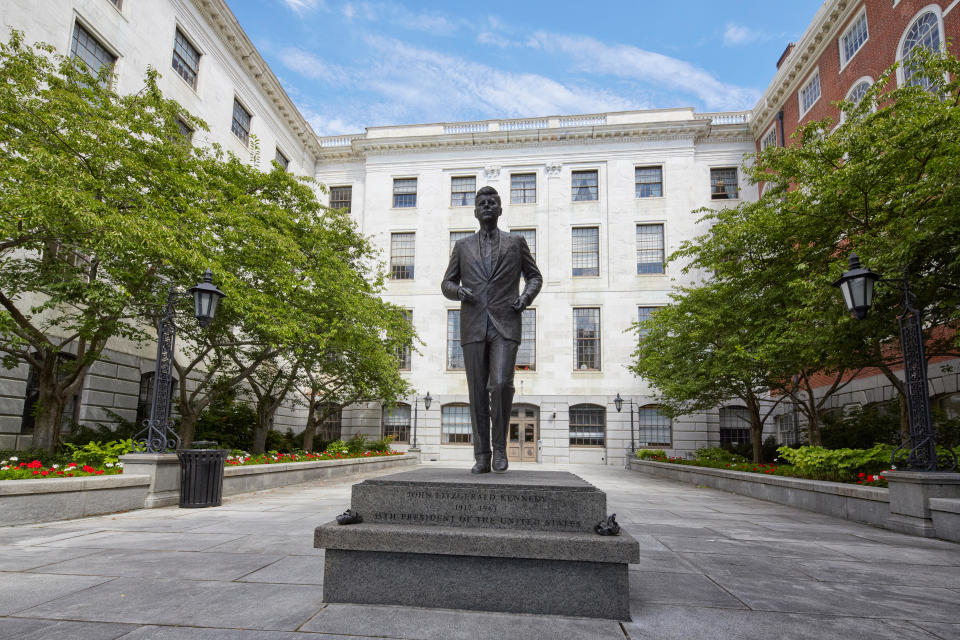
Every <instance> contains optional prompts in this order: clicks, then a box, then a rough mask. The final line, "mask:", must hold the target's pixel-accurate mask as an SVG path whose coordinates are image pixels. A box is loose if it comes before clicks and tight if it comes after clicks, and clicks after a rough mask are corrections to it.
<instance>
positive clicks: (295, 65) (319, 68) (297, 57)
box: [277, 47, 350, 86]
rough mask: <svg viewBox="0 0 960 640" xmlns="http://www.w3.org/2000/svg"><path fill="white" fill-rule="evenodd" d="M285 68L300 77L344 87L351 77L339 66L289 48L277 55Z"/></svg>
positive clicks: (302, 51)
mask: <svg viewBox="0 0 960 640" xmlns="http://www.w3.org/2000/svg"><path fill="white" fill-rule="evenodd" d="M277 55H278V57H279V58H280V62H281V63H283V66H285V67H287V68H288V69H290V70H291V71H296V72H297V73H299V74H300V75H302V76H304V77H307V78H312V79H314V80H320V81H322V82H326V83H327V84H337V85H341V86H342V85H343V84H344V83H345V82H347V81H348V80H349V77H350V75H349V74H348V73H346V72H345V71H344V70H343V69H342V68H340V67H338V66H337V65H333V64H329V63H327V62H324V61H323V60H321V59H320V58H318V57H317V56H315V55H313V54H312V53H310V52H308V51H304V50H302V49H297V48H294V47H288V48H286V49H283V50H281V51H280V53H279V54H277Z"/></svg>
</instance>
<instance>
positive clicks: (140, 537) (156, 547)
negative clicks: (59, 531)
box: [46, 531, 240, 551]
mask: <svg viewBox="0 0 960 640" xmlns="http://www.w3.org/2000/svg"><path fill="white" fill-rule="evenodd" d="M239 537H240V535H238V534H236V533H191V534H190V535H182V534H179V533H169V532H164V533H151V532H145V531H97V532H95V533H91V534H89V535H85V536H75V537H72V538H65V539H63V540H55V541H52V542H47V543H46V545H47V546H49V547H82V548H86V549H143V550H145V551H200V550H202V549H209V548H211V547H215V546H217V545H220V544H223V543H225V542H230V541H231V540H236V539H237V538H239Z"/></svg>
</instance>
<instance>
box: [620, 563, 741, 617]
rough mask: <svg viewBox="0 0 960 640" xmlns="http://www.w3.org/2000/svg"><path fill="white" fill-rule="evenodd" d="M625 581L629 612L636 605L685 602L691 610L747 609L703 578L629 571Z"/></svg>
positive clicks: (694, 575) (693, 575)
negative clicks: (626, 582) (627, 579)
mask: <svg viewBox="0 0 960 640" xmlns="http://www.w3.org/2000/svg"><path fill="white" fill-rule="evenodd" d="M629 579H630V603H631V607H630V608H631V610H632V609H633V607H634V605H635V604H636V603H640V604H641V605H644V604H684V603H686V604H688V605H691V606H695V607H722V608H724V609H746V608H747V607H746V605H745V604H744V603H743V602H741V601H740V600H738V599H737V598H735V597H734V596H732V595H730V593H728V592H727V591H726V590H725V589H723V588H722V587H720V586H718V585H717V583H715V582H714V581H713V580H711V579H710V578H709V577H707V576H704V575H699V574H695V573H663V572H657V571H630V572H629ZM636 619H637V618H634V620H636Z"/></svg>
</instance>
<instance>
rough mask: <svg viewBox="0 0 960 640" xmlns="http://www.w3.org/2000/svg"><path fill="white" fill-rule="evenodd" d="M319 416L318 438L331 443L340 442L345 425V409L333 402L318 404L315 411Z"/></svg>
mask: <svg viewBox="0 0 960 640" xmlns="http://www.w3.org/2000/svg"><path fill="white" fill-rule="evenodd" d="M314 411H315V412H316V416H317V423H318V426H317V438H318V439H319V440H320V441H321V442H325V443H328V444H329V443H331V442H333V441H335V440H339V439H340V437H341V430H342V425H343V407H341V406H340V405H339V404H336V403H333V402H318V403H317V405H316V408H315V409H314Z"/></svg>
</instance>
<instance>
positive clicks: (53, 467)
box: [50, 464, 60, 469]
mask: <svg viewBox="0 0 960 640" xmlns="http://www.w3.org/2000/svg"><path fill="white" fill-rule="evenodd" d="M50 468H51V469H59V468H60V465H58V464H52V465H50Z"/></svg>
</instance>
